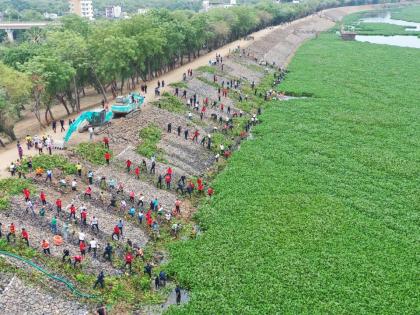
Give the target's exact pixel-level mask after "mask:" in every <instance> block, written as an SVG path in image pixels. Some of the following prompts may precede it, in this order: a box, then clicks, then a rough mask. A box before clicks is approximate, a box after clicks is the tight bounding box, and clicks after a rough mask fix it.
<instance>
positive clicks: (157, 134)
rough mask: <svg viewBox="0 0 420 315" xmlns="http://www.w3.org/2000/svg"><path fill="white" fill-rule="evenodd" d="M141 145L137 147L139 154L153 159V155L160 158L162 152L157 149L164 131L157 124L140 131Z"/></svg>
mask: <svg viewBox="0 0 420 315" xmlns="http://www.w3.org/2000/svg"><path fill="white" fill-rule="evenodd" d="M139 135H140V144H139V145H138V146H137V153H139V154H141V155H143V156H145V157H147V158H151V157H152V156H153V155H157V156H158V157H159V156H160V150H159V149H158V147H157V144H158V143H159V141H160V139H161V137H162V130H161V129H160V128H159V126H157V125H155V124H150V125H148V126H147V127H145V128H143V129H141V130H140V133H139Z"/></svg>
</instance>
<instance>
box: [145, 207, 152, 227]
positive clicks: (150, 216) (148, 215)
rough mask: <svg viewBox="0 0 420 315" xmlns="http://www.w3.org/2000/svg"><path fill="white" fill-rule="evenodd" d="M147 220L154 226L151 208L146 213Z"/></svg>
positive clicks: (149, 224) (148, 223)
mask: <svg viewBox="0 0 420 315" xmlns="http://www.w3.org/2000/svg"><path fill="white" fill-rule="evenodd" d="M146 222H147V225H148V226H150V227H151V226H152V223H153V219H152V210H150V209H149V211H147V213H146Z"/></svg>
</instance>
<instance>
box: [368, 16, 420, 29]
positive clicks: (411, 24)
mask: <svg viewBox="0 0 420 315" xmlns="http://www.w3.org/2000/svg"><path fill="white" fill-rule="evenodd" d="M360 21H361V22H363V23H385V24H393V25H399V26H406V27H407V28H406V29H405V30H406V31H415V32H420V23H415V22H408V21H403V20H395V19H393V18H391V13H390V12H386V13H382V14H378V15H377V16H375V17H368V18H364V19H361V20H360Z"/></svg>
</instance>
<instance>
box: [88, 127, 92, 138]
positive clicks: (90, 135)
mask: <svg viewBox="0 0 420 315" xmlns="http://www.w3.org/2000/svg"><path fill="white" fill-rule="evenodd" d="M88 131H89V139H90V140H92V139H93V127H92V126H89V128H88Z"/></svg>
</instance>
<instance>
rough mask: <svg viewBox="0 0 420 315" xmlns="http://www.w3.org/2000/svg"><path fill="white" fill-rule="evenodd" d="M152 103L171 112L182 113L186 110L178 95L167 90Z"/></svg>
mask: <svg viewBox="0 0 420 315" xmlns="http://www.w3.org/2000/svg"><path fill="white" fill-rule="evenodd" d="M153 105H154V106H156V107H159V108H163V109H166V110H167V111H170V112H173V113H178V114H183V113H185V112H186V107H185V104H184V103H182V101H181V100H180V99H179V98H178V97H176V96H174V95H172V94H169V93H168V92H164V93H163V94H162V97H161V98H160V99H159V100H158V101H155V102H153Z"/></svg>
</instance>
